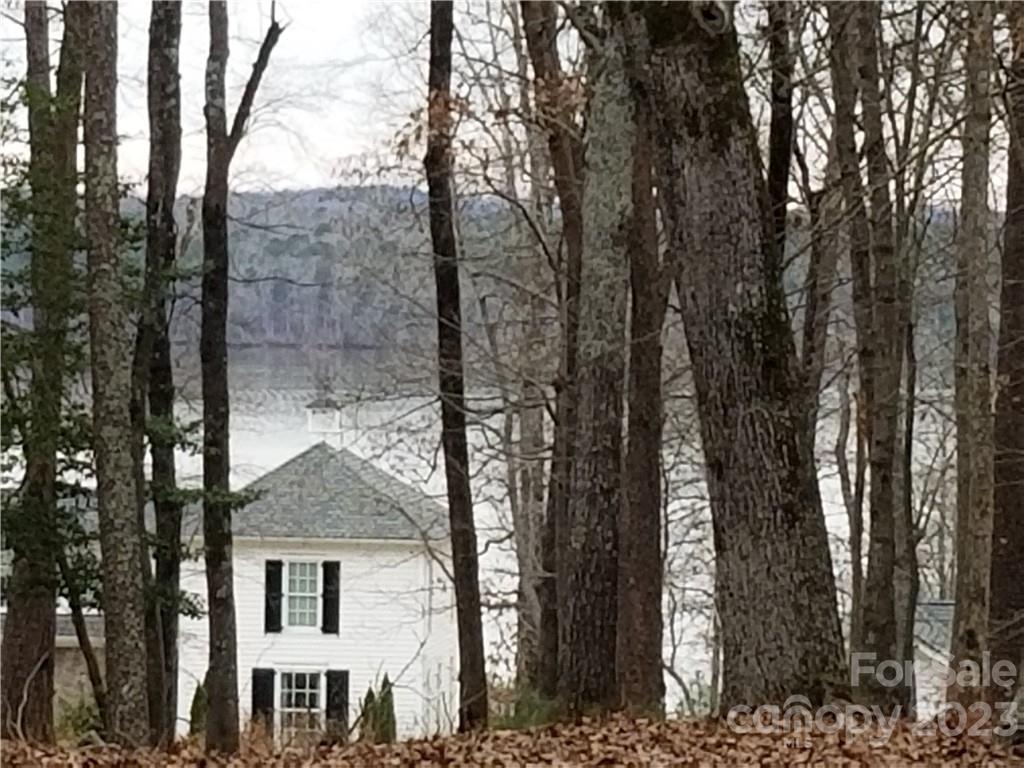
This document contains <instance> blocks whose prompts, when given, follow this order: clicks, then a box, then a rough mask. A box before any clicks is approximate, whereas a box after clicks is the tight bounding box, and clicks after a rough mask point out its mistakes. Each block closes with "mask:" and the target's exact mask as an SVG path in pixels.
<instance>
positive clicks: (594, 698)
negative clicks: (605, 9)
mask: <svg viewBox="0 0 1024 768" xmlns="http://www.w3.org/2000/svg"><path fill="white" fill-rule="evenodd" d="M590 54H591V59H590V62H589V66H588V69H589V73H590V78H591V80H590V83H591V93H590V100H589V103H588V105H587V136H588V138H587V174H586V181H585V182H584V185H583V209H582V210H583V253H584V254H585V257H584V259H583V269H582V272H581V274H580V296H579V315H580V317H579V321H580V325H579V349H578V350H577V356H576V376H577V379H576V394H577V398H578V399H577V408H578V410H577V422H576V450H575V456H574V460H573V466H572V484H571V492H570V494H569V515H568V531H567V533H568V535H567V539H568V541H567V545H568V546H567V547H566V549H565V550H564V551H562V552H560V555H561V557H560V559H559V562H558V594H559V600H558V603H559V609H560V610H559V616H558V625H559V642H558V693H559V698H560V699H561V701H562V704H563V705H564V706H565V707H566V708H567V710H568V712H569V713H570V714H573V715H576V716H579V715H582V714H583V713H585V712H588V711H591V710H597V711H600V710H605V711H607V710H610V709H612V708H614V707H616V706H617V704H618V687H617V677H616V665H615V659H616V642H617V632H616V624H617V609H618V587H617V585H618V538H619V536H618V526H619V518H620V515H621V511H622V505H623V488H622V458H623V455H622V447H623V446H622V417H623V390H624V379H625V341H626V291H627V281H628V274H629V272H628V269H629V267H628V249H629V245H630V234H631V227H632V226H633V224H632V217H633V199H632V181H633V173H632V167H633V148H634V142H635V124H634V108H633V103H632V97H631V95H630V92H629V86H628V83H627V79H626V73H625V40H624V34H623V29H622V28H621V25H619V24H613V25H611V26H610V27H609V28H608V29H607V30H606V36H605V39H604V41H603V42H602V48H601V50H599V51H591V52H590ZM631 629H632V628H631Z"/></svg>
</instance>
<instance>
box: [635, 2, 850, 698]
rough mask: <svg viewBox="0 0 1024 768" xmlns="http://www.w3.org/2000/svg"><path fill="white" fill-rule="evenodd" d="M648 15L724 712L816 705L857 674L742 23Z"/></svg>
mask: <svg viewBox="0 0 1024 768" xmlns="http://www.w3.org/2000/svg"><path fill="white" fill-rule="evenodd" d="M645 13H646V15H647V21H648V29H649V34H650V37H651V42H652V46H653V48H654V56H653V64H654V66H653V76H652V82H651V84H650V85H651V88H652V91H653V93H654V99H655V103H656V105H657V111H656V121H657V122H656V125H657V130H656V135H657V136H658V139H659V163H660V164H659V167H658V178H659V179H663V180H665V183H663V184H662V188H661V193H662V204H663V206H664V212H665V215H666V219H667V223H668V226H669V229H670V232H671V237H670V246H669V247H670V248H671V249H674V250H676V251H677V252H678V257H679V259H680V263H681V274H682V279H681V284H682V285H683V286H684V288H685V290H684V295H683V296H682V297H681V303H682V313H683V320H684V324H685V327H686V336H687V343H688V347H689V352H690V360H691V363H692V366H693V377H694V383H695V388H696V394H697V403H698V408H699V416H700V424H701V436H702V442H703V448H704V455H705V460H706V465H707V482H708V490H709V495H710V499H711V511H712V518H713V525H714V539H715V553H716V587H715V594H716V603H717V609H718V615H719V619H720V621H721V631H722V645H723V647H722V654H723V657H722V676H723V691H722V698H721V711H728V710H729V709H730V708H731V707H733V706H734V705H737V704H751V703H758V704H761V703H768V702H774V703H780V704H781V703H783V702H784V701H785V699H786V698H787V697H789V696H790V695H803V696H807V697H808V698H809V699H810V700H811V702H812V704H813V703H820V702H821V701H822V700H823V699H824V697H825V695H826V688H827V687H828V686H829V685H830V684H834V683H835V681H837V680H844V679H845V674H844V662H843V644H842V636H841V632H840V626H839V616H838V613H837V611H836V593H835V582H834V577H833V573H832V562H831V555H830V553H829V548H828V539H827V535H826V530H825V521H824V516H823V514H822V508H821V500H820V497H819V494H818V484H817V477H816V474H815V468H814V458H813V453H812V449H811V446H810V445H809V444H808V441H807V433H806V430H804V429H803V428H802V424H803V420H804V414H803V409H802V404H801V403H800V402H799V400H800V395H801V393H802V383H801V382H800V381H799V379H798V375H797V366H796V360H795V358H796V352H795V347H794V343H793V337H792V333H791V331H790V327H789V319H788V317H787V312H786V305H785V297H784V295H783V287H782V254H781V253H780V252H779V249H778V243H777V242H776V240H775V237H774V225H773V220H772V210H771V205H770V198H769V196H768V191H767V188H766V185H765V182H764V178H763V176H762V174H761V165H760V159H759V157H758V154H757V142H756V138H755V133H754V127H753V124H752V120H751V117H750V111H749V105H748V103H747V96H746V93H745V91H744V89H743V84H742V79H741V72H740V63H739V45H738V41H737V38H736V32H735V29H734V28H732V25H731V22H730V21H729V20H728V19H727V18H725V14H724V13H723V12H722V11H721V10H720V9H718V7H717V6H714V5H711V4H702V5H700V6H696V5H694V6H690V5H684V4H667V5H653V4H652V5H649V6H645ZM715 29H717V30H719V32H720V33H716V32H715V31H712V30H715ZM754 606H756V609H754V608H753V607H754Z"/></svg>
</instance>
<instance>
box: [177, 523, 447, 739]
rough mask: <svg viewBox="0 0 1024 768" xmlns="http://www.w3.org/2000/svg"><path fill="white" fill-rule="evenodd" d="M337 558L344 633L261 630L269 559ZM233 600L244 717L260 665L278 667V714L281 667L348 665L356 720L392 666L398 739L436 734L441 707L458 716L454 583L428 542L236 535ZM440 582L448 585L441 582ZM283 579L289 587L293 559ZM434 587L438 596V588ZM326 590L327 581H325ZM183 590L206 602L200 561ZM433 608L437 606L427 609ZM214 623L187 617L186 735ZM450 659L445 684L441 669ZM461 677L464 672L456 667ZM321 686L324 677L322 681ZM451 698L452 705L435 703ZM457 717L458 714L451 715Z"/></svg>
mask: <svg viewBox="0 0 1024 768" xmlns="http://www.w3.org/2000/svg"><path fill="white" fill-rule="evenodd" d="M290 558H295V559H301V560H315V561H318V562H319V561H324V560H337V561H339V562H340V563H341V580H340V601H341V621H340V632H339V634H338V635H328V634H323V633H322V632H321V630H320V627H319V626H317V627H302V628H291V627H288V626H287V609H286V607H285V608H283V611H282V616H283V618H284V624H285V626H284V628H283V629H282V631H281V632H280V633H270V634H267V633H265V632H264V631H263V616H264V585H263V582H264V564H265V562H266V561H267V560H283V561H285V563H287V561H288V560H289V559H290ZM234 566H235V603H236V611H237V622H238V698H239V701H238V703H239V709H240V711H241V715H242V722H243V724H244V723H247V722H248V721H249V718H250V709H251V704H252V691H251V682H252V670H253V669H254V668H260V667H265V668H271V669H275V670H277V671H278V675H277V676H276V681H277V688H278V689H277V692H276V695H275V711H277V709H278V708H279V705H280V698H279V693H280V671H282V670H285V671H287V670H290V669H291V670H296V671H320V672H325V671H327V670H328V669H338V670H348V671H349V718H350V722H353V721H354V720H355V718H356V717H357V715H358V704H359V700H360V699H361V698H362V697H363V696H364V695H365V693H366V690H367V688H368V687H369V686H370V685H371V684H372V685H373V686H374V688H375V689H376V688H377V687H379V683H380V680H381V679H382V678H383V676H384V673H385V672H386V673H387V674H388V676H389V678H390V679H391V681H392V682H393V683H394V697H395V717H396V720H397V726H398V732H399V735H400V736H406V737H407V736H414V735H421V734H428V733H434V732H435V731H436V730H438V728H437V724H438V721H437V718H436V717H435V716H434V714H435V713H436V712H437V711H438V710H451V711H452V712H454V709H453V704H452V702H453V701H454V698H453V689H452V679H453V671H452V669H451V665H452V664H454V663H455V662H456V660H457V658H458V653H457V649H456V646H455V638H456V634H455V629H454V611H453V610H451V607H450V606H451V602H452V588H451V585H450V583H447V579H446V578H445V577H444V576H443V574H441V573H440V571H439V569H438V567H437V566H436V565H434V564H432V563H431V561H430V558H429V557H428V555H427V553H426V551H425V550H424V548H423V547H422V546H419V545H416V544H413V543H408V542H406V543H399V542H395V543H391V542H356V541H339V542H332V541H310V542H299V541H296V542H286V541H281V540H277V541H273V542H271V541H253V540H240V539H236V541H235V559H234ZM438 579H440V580H441V582H443V584H439V583H438ZM284 580H285V583H286V584H287V565H286V566H285V574H284ZM432 585H433V594H431V586H432ZM320 586H321V588H322V585H320ZM182 588H183V589H185V590H188V591H191V592H196V593H198V594H199V595H201V596H202V597H203V599H204V604H205V593H206V586H205V577H204V574H203V571H202V564H201V562H199V563H189V564H187V566H185V567H183V569H182ZM428 606H433V610H428ZM207 636H208V630H207V623H206V619H205V617H204V618H202V619H199V620H188V619H183V620H182V625H181V641H180V649H179V654H180V660H179V665H180V672H179V693H178V697H179V698H178V702H179V703H178V716H179V732H186V731H187V730H188V715H189V707H190V706H191V702H192V696H193V694H194V692H195V688H196V685H197V683H198V682H199V681H200V680H201V679H202V677H203V676H204V675H205V673H206V665H207ZM438 664H441V665H442V669H443V670H444V674H445V676H444V678H443V680H442V683H443V684H442V690H440V691H438V690H437V686H436V682H435V681H436V674H435V675H434V676H433V677H428V676H427V674H426V673H427V670H435V672H436V669H437V667H438ZM454 674H455V675H456V676H457V672H455V673H454ZM321 685H323V682H321ZM438 697H443V699H444V700H445V701H444V702H441V703H438V702H437V701H435V699H437V698H438ZM453 720H454V718H453Z"/></svg>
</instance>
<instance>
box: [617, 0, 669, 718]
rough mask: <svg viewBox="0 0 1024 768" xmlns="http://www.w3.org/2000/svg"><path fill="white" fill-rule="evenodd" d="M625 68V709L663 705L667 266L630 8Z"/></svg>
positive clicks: (639, 38) (638, 31)
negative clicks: (630, 123) (628, 145)
mask: <svg viewBox="0 0 1024 768" xmlns="http://www.w3.org/2000/svg"><path fill="white" fill-rule="evenodd" d="M628 23H629V24H630V32H629V33H628V34H629V38H630V45H629V46H628V48H627V51H628V57H627V65H626V70H627V73H628V75H629V86H630V90H631V91H632V94H633V101H634V110H635V123H636V135H635V138H634V143H633V158H632V161H633V162H632V173H633V177H632V196H633V199H632V203H633V218H632V222H631V225H630V230H629V244H628V251H629V258H628V260H629V284H630V290H631V292H632V301H631V302H630V323H629V389H628V416H627V427H626V429H627V437H628V442H627V446H626V459H625V467H624V471H625V480H624V484H623V491H624V503H623V505H622V513H621V516H620V521H619V596H618V601H619V609H618V624H619V627H620V631H619V633H618V640H617V653H616V665H617V667H618V675H619V697H620V703H621V704H622V705H623V706H624V707H625V708H626V709H628V710H631V711H635V712H641V713H660V712H661V711H663V708H664V699H665V676H664V672H663V668H662V645H663V637H662V631H663V619H662V579H663V572H662V571H663V565H664V563H663V556H662V551H661V544H662V528H661V517H662V511H663V510H662V498H661V483H662V478H661V437H662V425H663V421H664V407H663V401H662V390H661V364H662V339H661V332H662V326H663V324H664V321H665V310H666V307H667V306H668V295H669V291H670V290H671V287H672V278H673V277H674V275H673V274H672V271H671V270H670V269H669V265H665V266H664V267H663V266H662V265H661V263H660V259H659V255H658V231H657V217H656V209H655V202H654V195H653V185H654V179H653V173H652V171H653V165H654V148H653V141H654V137H653V135H652V132H651V129H652V125H651V123H652V119H651V104H650V100H649V93H648V92H647V90H646V89H645V87H644V84H645V83H646V82H647V80H648V78H649V72H648V71H647V70H648V68H649V66H650V61H649V58H650V57H649V51H648V50H647V47H646V45H645V41H644V39H643V29H642V24H641V23H639V20H637V19H635V17H632V16H631V17H630V18H629V20H628Z"/></svg>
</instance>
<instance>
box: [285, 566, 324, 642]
mask: <svg viewBox="0 0 1024 768" xmlns="http://www.w3.org/2000/svg"><path fill="white" fill-rule="evenodd" d="M318 570H319V568H318V564H317V563H304V562H290V563H288V591H287V600H288V626H290V627H315V626H316V623H317V603H318V602H319V590H318V585H317V580H318V579H317V571H318Z"/></svg>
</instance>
